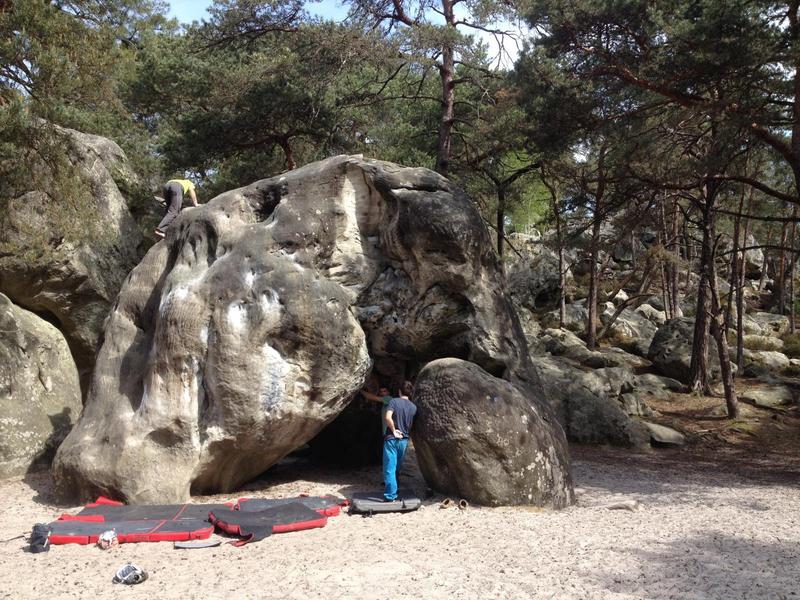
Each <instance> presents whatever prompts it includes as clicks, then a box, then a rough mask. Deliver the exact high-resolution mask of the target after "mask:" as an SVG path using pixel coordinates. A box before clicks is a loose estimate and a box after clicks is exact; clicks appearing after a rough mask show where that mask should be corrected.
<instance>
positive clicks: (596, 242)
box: [586, 201, 602, 350]
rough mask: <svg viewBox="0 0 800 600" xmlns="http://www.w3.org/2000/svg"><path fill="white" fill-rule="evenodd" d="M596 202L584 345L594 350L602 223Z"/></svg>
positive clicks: (595, 343)
mask: <svg viewBox="0 0 800 600" xmlns="http://www.w3.org/2000/svg"><path fill="white" fill-rule="evenodd" d="M598 204H599V201H596V202H595V215H594V223H593V224H592V242H591V250H590V256H589V261H590V263H591V264H590V271H589V298H588V299H587V301H586V302H587V304H588V308H589V321H588V323H587V324H586V347H587V348H589V350H594V348H595V346H596V345H597V320H598V319H597V297H598V289H597V288H598V285H599V273H598V272H597V267H598V264H597V263H598V262H599V261H598V254H599V248H600V226H601V224H602V223H601V222H600V221H601V220H600V217H599V215H598V213H599V210H598Z"/></svg>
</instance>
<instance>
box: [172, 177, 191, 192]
mask: <svg viewBox="0 0 800 600" xmlns="http://www.w3.org/2000/svg"><path fill="white" fill-rule="evenodd" d="M173 182H174V183H180V184H181V187H182V188H183V193H184V194H188V193H189V190H193V189H194V184H193V183H192V182H191V181H189V180H188V179H170V180H169V181H168V182H167V183H173Z"/></svg>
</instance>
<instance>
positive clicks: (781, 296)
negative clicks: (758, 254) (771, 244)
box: [775, 223, 789, 315]
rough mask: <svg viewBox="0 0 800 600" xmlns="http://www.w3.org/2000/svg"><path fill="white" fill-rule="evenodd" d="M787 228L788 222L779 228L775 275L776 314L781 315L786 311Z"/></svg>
mask: <svg viewBox="0 0 800 600" xmlns="http://www.w3.org/2000/svg"><path fill="white" fill-rule="evenodd" d="M788 229H789V224H788V223H784V224H783V228H782V229H781V243H780V248H781V260H780V263H779V265H780V266H779V267H778V274H777V277H776V282H775V283H776V284H777V285H778V314H779V315H782V314H785V312H786V294H785V289H786V251H785V250H784V248H785V247H786V232H787V231H788Z"/></svg>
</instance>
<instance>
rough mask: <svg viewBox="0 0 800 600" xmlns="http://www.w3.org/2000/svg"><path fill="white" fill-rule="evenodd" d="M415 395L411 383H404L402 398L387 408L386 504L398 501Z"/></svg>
mask: <svg viewBox="0 0 800 600" xmlns="http://www.w3.org/2000/svg"><path fill="white" fill-rule="evenodd" d="M413 393H414V386H413V384H412V383H411V382H410V381H404V382H403V385H402V387H401V388H400V397H399V398H392V399H391V400H390V401H389V406H388V407H387V408H386V414H385V415H384V422H385V423H386V433H385V435H384V436H383V482H384V485H385V489H384V492H383V499H384V500H386V502H393V501H395V500H397V476H398V475H399V474H400V469H401V468H402V467H403V458H405V454H406V448H407V447H408V437H409V435H410V434H411V427H412V426H413V424H414V416H415V415H416V414H417V407H416V406H414V404H413V403H412V402H411V400H409V398H410V396H411V395H412V394H413Z"/></svg>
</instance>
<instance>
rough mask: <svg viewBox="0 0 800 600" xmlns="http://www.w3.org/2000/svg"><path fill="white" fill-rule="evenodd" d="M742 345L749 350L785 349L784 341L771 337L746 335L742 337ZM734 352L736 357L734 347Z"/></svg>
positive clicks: (734, 347)
mask: <svg viewBox="0 0 800 600" xmlns="http://www.w3.org/2000/svg"><path fill="white" fill-rule="evenodd" d="M742 343H743V344H744V347H745V348H746V349H748V350H769V351H780V350H781V349H782V348H783V340H782V339H780V338H777V337H772V336H769V335H744V336H742ZM732 346H733V345H732ZM732 350H733V354H734V355H735V354H736V346H733V347H732Z"/></svg>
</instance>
